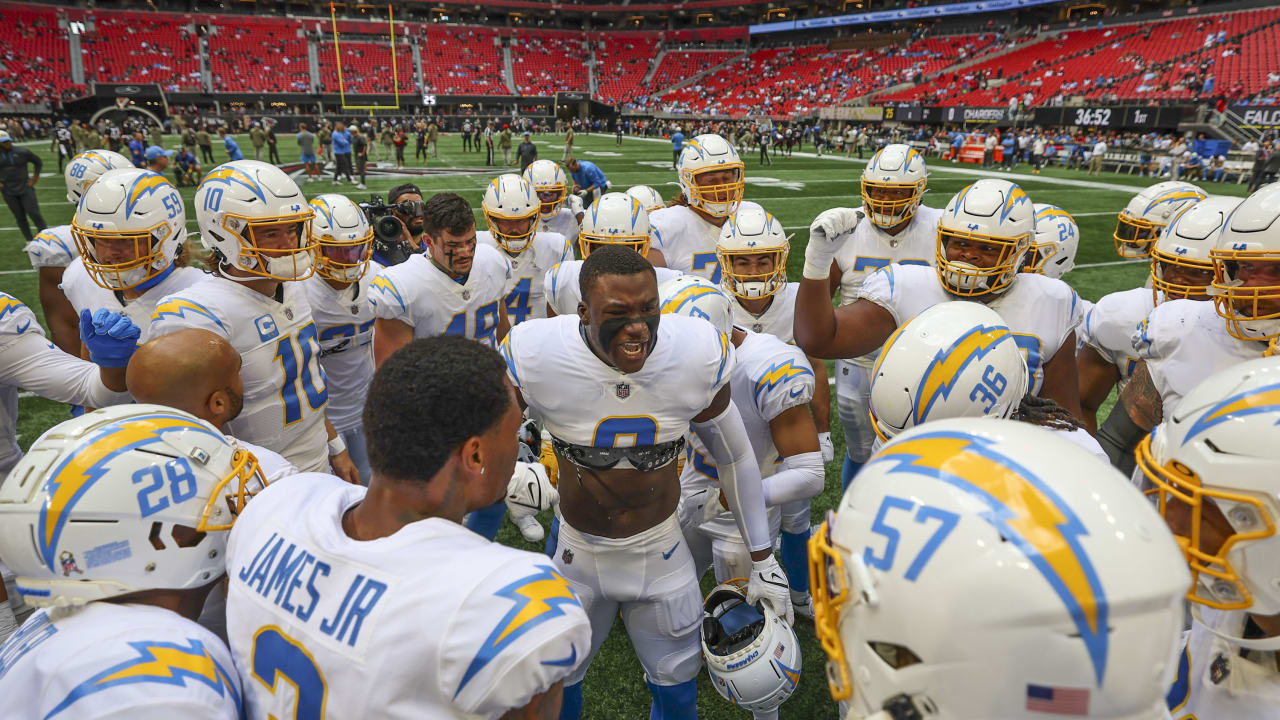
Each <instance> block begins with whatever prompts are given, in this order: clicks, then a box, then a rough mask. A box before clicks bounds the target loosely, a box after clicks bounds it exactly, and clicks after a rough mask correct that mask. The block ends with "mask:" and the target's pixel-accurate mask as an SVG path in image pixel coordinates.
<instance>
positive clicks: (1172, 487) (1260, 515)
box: [1138, 358, 1280, 720]
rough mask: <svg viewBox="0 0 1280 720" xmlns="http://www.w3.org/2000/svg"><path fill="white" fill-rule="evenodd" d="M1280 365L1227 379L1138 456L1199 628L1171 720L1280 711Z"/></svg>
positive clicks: (1263, 364) (1255, 366) (1180, 408)
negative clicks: (1187, 577) (1279, 547)
mask: <svg viewBox="0 0 1280 720" xmlns="http://www.w3.org/2000/svg"><path fill="white" fill-rule="evenodd" d="M1278 389H1280V359H1277V358H1260V359H1256V360H1250V361H1248V362H1244V363H1240V364H1239V365H1235V366H1233V367H1230V368H1227V369H1224V370H1220V371H1218V372H1216V373H1214V374H1213V375H1211V376H1210V377H1209V378H1207V379H1206V380H1205V381H1204V382H1202V383H1200V384H1199V385H1197V386H1196V387H1195V388H1194V389H1192V390H1191V391H1190V392H1189V393H1187V394H1186V395H1185V396H1184V397H1183V398H1182V400H1181V401H1180V402H1179V403H1178V405H1177V410H1176V411H1175V412H1171V413H1169V416H1168V418H1167V419H1166V420H1165V421H1163V422H1161V423H1160V424H1159V425H1158V426H1157V427H1156V429H1155V430H1154V431H1153V432H1152V433H1151V435H1149V436H1148V437H1147V438H1145V439H1143V441H1142V443H1141V444H1140V445H1139V446H1138V465H1139V467H1140V468H1141V469H1142V472H1143V474H1144V475H1145V477H1146V478H1147V479H1149V480H1150V481H1151V482H1152V483H1153V484H1154V486H1155V494H1156V497H1157V502H1158V505H1157V506H1158V508H1159V510H1160V513H1161V514H1162V515H1164V518H1165V521H1166V522H1167V523H1168V524H1169V528H1170V529H1171V530H1173V533H1174V535H1175V536H1176V537H1177V538H1178V540H1179V542H1180V543H1181V544H1182V547H1183V550H1184V553H1185V554H1186V562H1187V564H1188V565H1189V566H1190V568H1191V575H1192V583H1191V586H1190V588H1191V589H1190V590H1188V591H1187V593H1186V597H1187V599H1188V600H1190V601H1191V614H1192V616H1193V617H1194V618H1195V621H1194V622H1193V623H1192V625H1191V631H1190V633H1189V634H1188V636H1187V638H1186V646H1185V648H1184V649H1183V651H1182V653H1181V656H1180V658H1179V663H1178V672H1177V675H1176V676H1175V677H1174V680H1173V684H1172V687H1171V688H1170V689H1169V695H1168V706H1169V712H1170V714H1171V715H1172V717H1173V718H1174V720H1194V718H1197V717H1199V718H1232V720H1237V719H1238V720H1255V719H1256V720H1262V719H1263V718H1273V717H1275V714H1276V708H1277V707H1280V665H1277V662H1276V658H1277V652H1276V651H1277V650H1280V590H1277V582H1276V581H1277V578H1280V569H1277V564H1276V558H1277V554H1276V544H1277V539H1276V537H1275V530H1274V528H1275V525H1276V522H1277V520H1280V503H1277V502H1276V498H1277V495H1278V493H1277V489H1280V447H1278V446H1277V443H1276V437H1275V428H1276V424H1277V422H1280V402H1277V390H1278Z"/></svg>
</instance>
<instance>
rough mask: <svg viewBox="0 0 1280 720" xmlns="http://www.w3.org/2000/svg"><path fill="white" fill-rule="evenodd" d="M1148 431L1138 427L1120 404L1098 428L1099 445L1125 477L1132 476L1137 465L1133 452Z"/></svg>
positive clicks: (1116, 405) (1112, 409)
mask: <svg viewBox="0 0 1280 720" xmlns="http://www.w3.org/2000/svg"><path fill="white" fill-rule="evenodd" d="M1146 435H1147V431H1146V430H1143V429H1142V428H1140V427H1138V425H1137V423H1135V422H1134V421H1133V419H1132V418H1130V417H1129V412H1128V411H1127V410H1125V409H1124V406H1123V405H1121V404H1120V403H1116V404H1115V406H1114V407H1112V408H1111V414H1110V415H1108V416H1107V419H1106V421H1105V422H1103V423H1102V425H1101V426H1100V427H1099V428H1098V436H1097V439H1098V444H1099V445H1101V446H1102V449H1103V451H1104V452H1106V453H1107V458H1108V459H1109V460H1111V464H1112V465H1114V466H1115V467H1116V468H1117V469H1119V470H1120V471H1121V472H1123V473H1124V474H1125V475H1132V474H1133V468H1134V466H1135V465H1136V464H1137V462H1136V460H1135V459H1134V457H1133V451H1134V450H1135V449H1136V448H1137V447H1138V443H1139V442H1140V441H1141V440H1142V438H1144V437H1146Z"/></svg>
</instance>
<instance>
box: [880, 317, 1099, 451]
mask: <svg viewBox="0 0 1280 720" xmlns="http://www.w3.org/2000/svg"><path fill="white" fill-rule="evenodd" d="M1027 383H1028V378H1027V363H1026V361H1025V360H1024V359H1023V357H1022V351H1021V350H1020V349H1019V348H1018V345H1017V343H1016V342H1014V335H1013V333H1012V332H1010V331H1009V327H1008V326H1007V325H1005V323H1004V320H1002V319H1000V316H999V315H998V314H996V312H995V311H994V310H992V309H991V308H989V307H986V306H984V305H982V304H981V303H974V302H963V301H957V302H944V303H938V304H937V305H934V306H933V307H931V308H929V309H927V310H925V311H924V312H922V313H920V314H919V315H916V316H915V317H913V318H911V320H909V321H907V324H906V325H903V326H902V328H901V329H900V330H898V331H897V332H895V333H894V334H893V335H892V336H890V338H889V339H888V340H887V341H886V342H885V344H884V347H883V348H882V349H881V350H880V355H879V357H877V358H876V364H875V366H874V367H873V368H872V371H871V404H870V411H869V412H868V415H869V416H870V418H871V426H872V429H873V430H874V431H875V433H876V443H875V446H874V447H873V448H872V450H873V452H874V451H878V450H879V449H880V448H881V447H882V445H883V444H884V443H886V442H888V441H889V439H890V438H893V437H895V436H896V435H898V434H900V433H902V432H904V431H906V430H909V429H911V428H913V427H915V426H916V425H919V424H921V423H924V422H930V421H934V420H946V419H949V418H958V417H996V418H1010V419H1013V420H1020V421H1022V422H1027V423H1031V424H1033V425H1039V426H1041V427H1045V428H1048V429H1050V430H1054V431H1057V432H1061V433H1063V434H1064V435H1065V436H1066V437H1067V438H1068V439H1070V440H1071V441H1072V442H1075V443H1076V444H1077V445H1080V446H1081V447H1083V448H1085V449H1086V450H1088V451H1089V452H1091V453H1093V454H1095V455H1097V456H1099V457H1101V458H1104V459H1105V458H1106V457H1107V455H1106V453H1104V452H1103V451H1102V448H1101V447H1100V446H1099V445H1098V441H1097V440H1094V439H1093V436H1092V435H1090V434H1089V433H1088V432H1087V431H1086V430H1085V429H1084V427H1083V426H1082V425H1081V423H1080V421H1079V420H1077V419H1076V418H1075V417H1074V416H1072V415H1071V413H1068V412H1067V411H1066V410H1064V409H1063V408H1062V407H1060V406H1059V405H1058V404H1057V403H1055V402H1053V401H1052V400H1049V399H1048V398H1040V397H1036V396H1035V395H1027V394H1026V392H1027Z"/></svg>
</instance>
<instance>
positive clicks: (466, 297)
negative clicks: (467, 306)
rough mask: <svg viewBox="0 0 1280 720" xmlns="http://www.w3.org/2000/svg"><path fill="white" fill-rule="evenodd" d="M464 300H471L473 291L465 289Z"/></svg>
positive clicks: (463, 292)
mask: <svg viewBox="0 0 1280 720" xmlns="http://www.w3.org/2000/svg"><path fill="white" fill-rule="evenodd" d="M462 299H463V300H470V299H471V291H470V290H466V289H464V290H463V291H462Z"/></svg>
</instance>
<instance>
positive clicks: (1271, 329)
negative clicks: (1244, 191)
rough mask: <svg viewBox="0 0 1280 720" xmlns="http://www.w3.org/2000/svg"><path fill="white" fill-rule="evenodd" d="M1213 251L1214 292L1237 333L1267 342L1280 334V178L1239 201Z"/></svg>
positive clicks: (1217, 304)
mask: <svg viewBox="0 0 1280 720" xmlns="http://www.w3.org/2000/svg"><path fill="white" fill-rule="evenodd" d="M1209 256H1210V258H1212V259H1213V286H1212V288H1211V289H1210V291H1209V294H1210V295H1212V296H1213V303H1214V306H1215V307H1216V308H1217V310H1218V314H1219V315H1221V316H1222V317H1223V318H1225V319H1226V321H1227V331H1228V332H1230V333H1231V335H1232V337H1235V338H1239V339H1241V340H1258V341H1264V342H1265V341H1267V340H1273V339H1275V338H1277V337H1280V280H1277V275H1278V274H1280V265H1278V264H1277V263H1280V183H1271V184H1270V185H1267V186H1265V187H1262V188H1260V189H1259V190H1258V191H1257V192H1255V193H1254V194H1252V195H1250V196H1249V197H1247V198H1245V199H1244V200H1243V201H1242V202H1241V203H1240V204H1239V205H1237V206H1236V209H1235V211H1234V212H1232V213H1231V216H1230V217H1229V218H1227V223H1226V226H1225V227H1223V228H1222V233H1221V234H1220V235H1219V236H1218V243H1217V245H1215V246H1214V248H1213V249H1212V250H1210V251H1209ZM1242 266H1243V267H1242ZM1246 275H1248V276H1249V277H1246Z"/></svg>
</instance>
